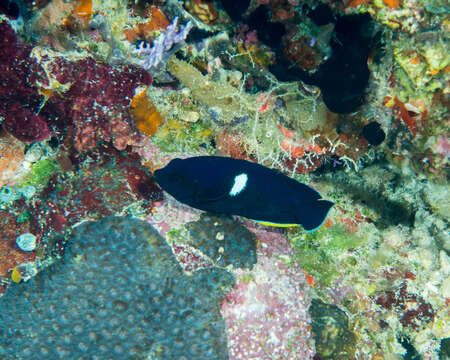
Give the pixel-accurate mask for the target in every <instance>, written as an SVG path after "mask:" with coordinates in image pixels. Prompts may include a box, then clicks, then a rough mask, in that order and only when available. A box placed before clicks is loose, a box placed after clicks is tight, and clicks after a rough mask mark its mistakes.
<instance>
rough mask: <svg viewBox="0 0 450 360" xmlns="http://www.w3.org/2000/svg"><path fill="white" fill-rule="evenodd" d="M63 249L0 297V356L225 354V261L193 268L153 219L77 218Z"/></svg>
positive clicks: (173, 358)
mask: <svg viewBox="0 0 450 360" xmlns="http://www.w3.org/2000/svg"><path fill="white" fill-rule="evenodd" d="M68 244H69V246H68V247H67V249H66V252H65V255H64V257H63V258H62V259H61V260H60V261H58V262H56V263H54V264H53V265H51V266H50V267H49V268H47V269H44V270H43V271H41V272H40V273H39V274H38V275H37V276H35V277H34V278H32V279H31V280H29V281H28V282H26V283H20V284H14V285H12V286H10V287H9V288H8V290H7V291H6V293H5V295H4V296H3V297H2V298H1V299H0V359H1V360H11V359H13V358H14V359H21V360H42V359H44V358H45V359H52V360H57V359H127V360H132V359H150V358H151V359H170V360H182V359H184V360H189V359H203V360H208V359H211V360H222V359H223V360H225V359H227V358H228V356H227V344H226V334H225V323H224V321H223V319H222V318H221V316H220V304H221V302H222V300H223V298H224V296H225V292H226V291H227V289H229V288H230V287H231V286H232V285H233V282H234V279H233V276H232V275H231V274H230V273H228V272H226V271H224V270H221V269H218V268H210V269H204V270H199V271H197V272H195V273H194V274H193V275H192V276H188V275H186V274H185V273H184V272H183V270H182V268H181V267H180V265H179V264H178V263H177V261H176V260H175V257H174V256H173V254H172V252H171V250H170V247H169V246H168V245H167V243H166V241H165V240H164V239H163V238H162V237H161V236H160V235H159V234H158V233H157V231H156V230H155V229H154V228H152V227H151V226H150V225H149V224H147V223H145V222H143V221H140V220H137V219H131V218H124V217H108V218H104V219H103V220H101V221H98V222H85V223H83V224H81V225H79V226H78V227H77V228H76V230H75V231H74V232H73V236H72V237H71V238H70V240H69V243H68Z"/></svg>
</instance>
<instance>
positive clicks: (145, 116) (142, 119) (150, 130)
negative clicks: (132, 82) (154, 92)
mask: <svg viewBox="0 0 450 360" xmlns="http://www.w3.org/2000/svg"><path fill="white" fill-rule="evenodd" d="M130 113H131V115H132V116H133V120H134V123H135V125H136V127H137V128H138V129H139V131H141V132H142V133H144V134H145V135H151V136H152V135H155V133H156V132H157V131H158V129H159V127H160V126H161V125H162V124H163V122H164V118H163V117H162V115H161V114H160V113H159V112H158V110H157V109H156V106H155V105H154V104H153V103H152V102H151V101H150V100H149V99H148V97H147V88H145V89H144V90H142V91H141V92H139V93H137V94H136V95H135V96H134V97H133V100H132V101H131V108H130Z"/></svg>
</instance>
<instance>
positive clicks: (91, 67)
mask: <svg viewBox="0 0 450 360" xmlns="http://www.w3.org/2000/svg"><path fill="white" fill-rule="evenodd" d="M49 68H50V69H51V71H52V76H54V77H55V78H56V80H57V81H59V82H60V83H62V84H70V89H69V90H68V91H67V92H65V93H64V94H62V95H59V94H55V95H54V96H52V97H51V98H50V99H49V101H48V104H47V106H46V107H45V109H46V110H47V111H50V112H52V113H54V114H58V115H59V116H60V117H61V118H63V119H66V120H69V119H70V122H71V123H72V124H74V125H75V139H74V144H75V147H76V148H77V149H78V150H90V149H93V148H94V147H95V146H96V145H97V143H98V142H99V141H112V142H113V145H114V146H115V147H116V148H117V149H118V150H123V149H124V148H125V147H126V146H127V145H135V144H137V143H138V141H139V139H138V137H139V136H138V134H137V132H136V131H135V130H134V128H133V126H132V119H131V115H130V113H129V106H130V102H131V99H132V98H133V96H134V90H135V89H136V87H138V86H140V85H150V84H151V81H152V78H151V76H150V75H149V74H148V73H147V72H145V71H143V70H141V69H137V68H134V67H125V68H122V69H117V68H113V67H111V66H110V65H108V64H104V63H99V62H96V61H95V60H94V59H92V58H86V59H83V60H79V61H77V62H73V63H71V62H68V61H67V60H66V59H65V58H56V59H53V61H52V64H51V65H50V66H49Z"/></svg>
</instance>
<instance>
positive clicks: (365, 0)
mask: <svg viewBox="0 0 450 360" xmlns="http://www.w3.org/2000/svg"><path fill="white" fill-rule="evenodd" d="M369 2H370V1H369V0H350V1H349V2H348V3H347V5H345V7H346V8H355V7H358V6H359V5H362V6H368V5H369Z"/></svg>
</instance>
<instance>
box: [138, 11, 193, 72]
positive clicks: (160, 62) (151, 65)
mask: <svg viewBox="0 0 450 360" xmlns="http://www.w3.org/2000/svg"><path fill="white" fill-rule="evenodd" d="M192 26H193V25H192V23H191V22H190V21H189V22H188V23H187V24H186V25H185V26H180V29H178V18H177V17H176V18H175V19H174V20H173V22H172V23H171V24H170V25H169V26H168V27H167V29H166V31H165V32H163V33H161V34H160V35H159V36H158V38H157V39H156V40H155V41H154V43H153V46H148V45H146V44H144V43H143V42H142V43H141V44H140V45H139V47H138V48H137V49H136V50H135V51H134V54H135V55H136V56H137V57H138V58H137V59H135V60H134V61H135V63H136V65H139V66H140V67H142V68H144V69H146V70H148V71H150V72H151V73H160V72H161V71H162V70H163V68H164V66H165V64H166V63H167V61H168V60H169V57H170V56H171V55H172V54H173V53H174V52H175V51H177V50H179V49H180V48H181V47H182V46H183V45H184V44H185V42H184V40H185V39H186V36H187V35H188V33H189V31H190V30H191V29H192Z"/></svg>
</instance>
